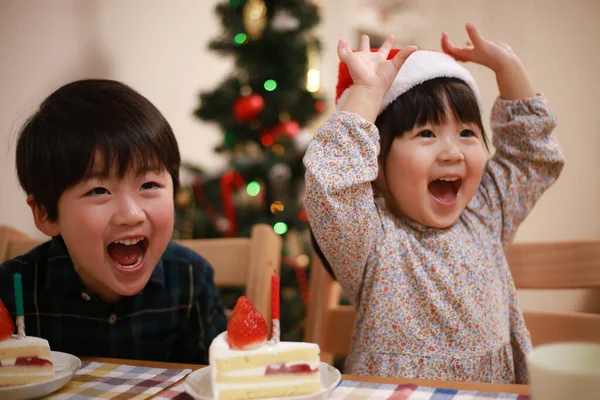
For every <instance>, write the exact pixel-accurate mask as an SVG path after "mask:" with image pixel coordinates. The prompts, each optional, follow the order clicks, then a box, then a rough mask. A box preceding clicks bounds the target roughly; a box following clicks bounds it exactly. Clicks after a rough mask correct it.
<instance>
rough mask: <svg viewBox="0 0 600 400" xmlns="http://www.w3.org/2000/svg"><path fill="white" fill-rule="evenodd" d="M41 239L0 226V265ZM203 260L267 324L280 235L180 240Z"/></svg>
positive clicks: (256, 230)
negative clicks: (243, 296)
mask: <svg viewBox="0 0 600 400" xmlns="http://www.w3.org/2000/svg"><path fill="white" fill-rule="evenodd" d="M43 242H44V240H43V239H32V238H29V237H28V236H27V235H25V234H23V233H22V232H19V231H18V230H16V229H14V228H11V227H8V226H1V225H0V263H1V262H3V261H5V260H10V259H11V258H14V257H16V256H18V255H21V254H25V253H27V252H28V251H29V250H31V249H32V248H34V247H35V246H37V245H39V244H41V243H43ZM178 243H180V244H182V245H183V246H186V247H188V248H190V249H192V250H194V251H195V252H196V253H198V254H200V255H201V256H202V257H204V258H205V259H206V260H207V261H208V262H209V263H210V264H211V265H212V267H213V269H214V271H215V285H216V286H217V287H244V288H245V294H246V296H247V297H248V298H249V299H250V300H251V301H252V302H253V303H254V305H255V306H256V308H257V309H258V310H259V311H260V312H261V313H262V314H263V316H264V317H265V319H266V320H267V321H270V320H271V300H270V294H271V276H272V275H273V273H277V274H279V268H280V265H281V249H282V240H281V236H279V235H277V234H276V233H275V232H274V231H273V228H272V227H271V226H269V225H265V224H257V225H255V226H253V227H252V233H251V236H250V237H249V238H226V239H192V240H180V241H178Z"/></svg>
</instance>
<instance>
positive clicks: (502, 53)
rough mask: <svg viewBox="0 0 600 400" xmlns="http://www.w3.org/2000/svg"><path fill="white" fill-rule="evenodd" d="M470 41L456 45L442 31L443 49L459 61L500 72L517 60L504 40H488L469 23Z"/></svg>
mask: <svg viewBox="0 0 600 400" xmlns="http://www.w3.org/2000/svg"><path fill="white" fill-rule="evenodd" d="M467 34H468V35H469V39H470V40H469V41H467V44H466V45H465V46H464V47H459V46H456V45H454V44H453V43H452V42H451V41H450V39H449V38H448V34H447V33H446V32H442V50H443V51H444V53H446V54H448V55H450V56H452V57H454V59H456V60H458V61H471V62H475V63H477V64H481V65H484V66H486V67H488V68H490V69H491V70H493V71H494V72H496V73H498V72H499V71H501V70H502V69H503V68H505V67H507V66H510V65H512V64H513V63H514V61H515V60H517V56H516V55H515V53H514V52H513V51H512V49H511V48H510V46H509V45H507V44H506V43H504V42H499V41H491V40H486V39H484V38H483V36H481V33H479V30H478V29H477V27H476V26H475V25H473V24H467Z"/></svg>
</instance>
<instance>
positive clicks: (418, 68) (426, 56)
mask: <svg viewBox="0 0 600 400" xmlns="http://www.w3.org/2000/svg"><path fill="white" fill-rule="evenodd" d="M371 51H377V50H376V49H372V50H371ZM399 51H400V49H392V50H391V51H390V53H389V54H388V60H389V59H392V58H394V56H395V55H396V54H397V53H398V52H399ZM435 78H457V79H460V80H462V81H464V82H465V83H466V84H467V85H469V87H470V88H471V90H473V93H474V94H475V98H476V99H477V104H478V105H479V109H480V110H483V108H482V102H481V95H480V94H479V89H478V88H477V84H476V83H475V79H473V76H471V73H470V72H469V71H468V70H467V69H466V68H465V67H463V66H462V65H460V64H459V63H458V62H457V61H456V60H455V59H454V58H452V57H450V56H449V55H447V54H445V53H442V52H439V51H432V50H417V51H415V52H414V53H412V54H411V55H410V56H409V57H408V59H407V60H406V61H405V62H404V64H403V65H402V67H401V68H400V71H398V75H396V79H395V80H394V82H393V83H392V86H391V87H390V90H388V92H387V94H386V95H385V97H384V98H383V104H382V105H381V109H380V110H379V113H381V112H382V111H383V110H385V109H386V107H387V106H389V105H390V104H391V103H392V102H393V101H394V100H396V99H397V98H398V97H399V96H400V95H402V94H404V93H406V92H408V91H409V90H410V89H412V88H413V87H415V86H417V85H420V84H421V83H423V82H425V81H428V80H431V79H435ZM352 83H353V82H352V78H351V77H350V73H349V72H348V66H347V65H346V64H344V63H342V62H340V67H339V71H338V83H337V86H336V94H335V104H336V105H337V106H338V108H339V107H340V106H341V105H342V104H343V103H344V101H345V100H346V98H347V97H348V93H349V90H348V89H349V88H350V86H352Z"/></svg>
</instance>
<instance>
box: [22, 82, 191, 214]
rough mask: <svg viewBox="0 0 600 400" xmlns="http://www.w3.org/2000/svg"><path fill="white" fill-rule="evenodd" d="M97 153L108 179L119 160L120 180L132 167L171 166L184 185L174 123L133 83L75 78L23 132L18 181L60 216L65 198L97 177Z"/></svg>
mask: <svg viewBox="0 0 600 400" xmlns="http://www.w3.org/2000/svg"><path fill="white" fill-rule="evenodd" d="M96 152H98V153H96ZM97 154H98V155H100V156H101V157H102V160H103V161H104V171H102V174H103V176H108V175H109V172H110V169H111V167H112V166H113V165H114V166H117V167H118V173H119V177H121V178H122V177H123V176H124V175H125V173H126V172H128V171H129V170H130V169H131V168H133V169H134V171H135V172H136V173H140V174H141V173H144V172H146V171H148V170H149V169H159V170H163V169H166V170H167V171H168V172H169V174H171V178H172V179H173V193H174V194H175V193H177V190H178V189H179V166H180V162H181V160H180V155H179V148H178V146H177V141H176V139H175V135H174V134H173V130H172V129H171V127H170V126H169V123H168V122H167V120H166V119H165V118H164V117H163V115H162V114H161V113H160V111H158V109H157V108H156V107H155V106H154V105H153V104H152V103H151V102H150V101H149V100H148V99H146V98H145V97H144V96H142V95H141V94H139V93H137V92H136V91H135V90H133V89H132V88H130V87H129V86H127V85H125V84H123V83H121V82H117V81H112V80H103V79H88V80H80V81H75V82H72V83H69V84H67V85H65V86H62V87H61V88H59V89H57V90H56V91H55V92H54V93H52V94H50V96H48V97H47V98H46V99H45V100H44V101H43V102H42V104H41V105H40V107H39V109H38V110H37V111H36V112H35V114H33V115H32V116H31V117H30V118H29V120H28V121H27V122H26V123H25V125H24V126H23V128H22V129H21V132H20V134H19V139H18V141H17V151H16V165H17V174H18V176H19V181H20V183H21V186H22V187H23V189H24V190H25V192H26V193H27V194H28V195H32V196H33V198H34V201H35V203H36V204H37V205H38V206H39V207H40V208H43V209H44V210H45V211H46V213H47V215H48V218H49V219H50V220H51V221H55V220H56V219H57V218H58V210H57V203H58V199H59V197H60V196H61V195H62V193H63V192H64V191H65V190H66V189H67V188H69V187H70V186H72V185H75V184H77V183H78V182H80V181H82V180H84V179H86V178H88V177H90V175H91V173H92V172H93V171H92V168H93V166H94V157H95V156H96V155H97Z"/></svg>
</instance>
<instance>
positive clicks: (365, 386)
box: [155, 381, 529, 400]
mask: <svg viewBox="0 0 600 400" xmlns="http://www.w3.org/2000/svg"><path fill="white" fill-rule="evenodd" d="M155 399H158V400H168V399H175V400H192V397H191V396H189V395H188V394H186V393H185V391H184V388H183V384H180V385H177V386H175V387H173V388H171V389H169V390H168V391H166V392H164V393H161V394H160V395H159V396H157V397H155ZM330 399H332V400H334V399H335V400H342V399H345V400H366V399H369V400H375V399H377V400H379V399H381V400H383V399H394V400H490V399H506V400H529V396H524V395H518V394H513V393H484V392H474V391H466V390H458V391H457V390H450V389H436V388H431V387H425V386H418V385H414V384H406V385H384V384H377V383H368V382H359V381H342V382H340V384H339V385H338V387H337V388H335V390H334V391H333V393H332V394H331V397H330Z"/></svg>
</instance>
